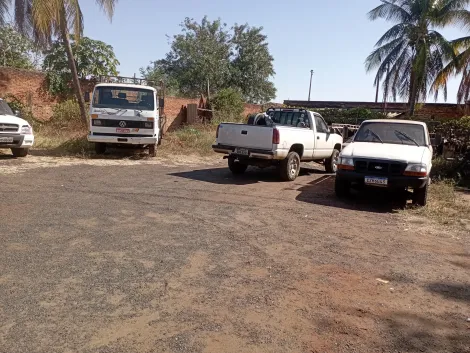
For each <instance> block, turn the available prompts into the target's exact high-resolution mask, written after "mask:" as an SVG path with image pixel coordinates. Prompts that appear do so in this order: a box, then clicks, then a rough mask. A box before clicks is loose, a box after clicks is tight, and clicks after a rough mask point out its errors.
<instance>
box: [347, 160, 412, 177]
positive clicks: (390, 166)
mask: <svg viewBox="0 0 470 353" xmlns="http://www.w3.org/2000/svg"><path fill="white" fill-rule="evenodd" d="M354 167H355V170H356V172H358V173H364V174H368V173H369V174H374V175H402V174H403V173H404V172H405V169H406V163H401V162H387V161H375V160H374V161H368V160H356V161H355V162H354Z"/></svg>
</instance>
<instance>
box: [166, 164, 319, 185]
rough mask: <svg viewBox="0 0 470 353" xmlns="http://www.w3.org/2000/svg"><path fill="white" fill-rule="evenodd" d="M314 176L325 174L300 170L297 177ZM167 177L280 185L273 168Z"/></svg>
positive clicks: (187, 173)
mask: <svg viewBox="0 0 470 353" xmlns="http://www.w3.org/2000/svg"><path fill="white" fill-rule="evenodd" d="M314 174H316V175H318V174H320V175H321V174H325V172H324V171H319V170H317V169H311V168H301V169H300V173H299V176H305V175H314ZM169 175H172V176H176V177H180V178H185V179H191V180H196V181H203V182H206V183H212V184H218V185H249V184H256V183H259V182H264V183H282V180H281V179H280V178H279V174H278V173H277V171H276V169H275V168H274V167H272V168H266V169H259V168H254V167H249V168H248V169H247V171H246V172H245V173H244V174H241V175H233V174H232V172H230V170H229V169H228V168H211V169H199V170H192V171H189V172H181V173H171V174H169Z"/></svg>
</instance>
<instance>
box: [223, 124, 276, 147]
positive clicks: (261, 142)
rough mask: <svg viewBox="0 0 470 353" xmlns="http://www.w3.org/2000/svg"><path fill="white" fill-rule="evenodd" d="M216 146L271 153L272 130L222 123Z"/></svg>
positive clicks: (265, 127)
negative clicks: (244, 148) (245, 148)
mask: <svg viewBox="0 0 470 353" xmlns="http://www.w3.org/2000/svg"><path fill="white" fill-rule="evenodd" d="M217 144H218V145H224V146H233V147H247V148H253V149H259V150H268V151H271V150H272V148H273V128H272V127H268V126H256V125H245V124H228V123H223V124H220V125H219V137H218V138H217Z"/></svg>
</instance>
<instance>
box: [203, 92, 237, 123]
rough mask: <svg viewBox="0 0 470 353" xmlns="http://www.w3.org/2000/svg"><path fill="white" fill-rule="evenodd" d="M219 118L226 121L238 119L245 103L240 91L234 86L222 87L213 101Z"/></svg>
mask: <svg viewBox="0 0 470 353" xmlns="http://www.w3.org/2000/svg"><path fill="white" fill-rule="evenodd" d="M211 104H212V107H213V108H214V110H215V114H216V117H217V118H220V119H223V120H225V121H238V120H240V118H241V115H242V113H243V110H244V108H245V104H244V102H243V97H242V95H241V93H240V91H238V90H236V89H234V88H224V89H221V90H220V91H219V92H217V94H216V95H215V96H214V98H213V99H212V101H211Z"/></svg>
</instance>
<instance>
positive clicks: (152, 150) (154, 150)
mask: <svg viewBox="0 0 470 353" xmlns="http://www.w3.org/2000/svg"><path fill="white" fill-rule="evenodd" d="M149 155H150V157H156V156H157V145H149Z"/></svg>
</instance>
